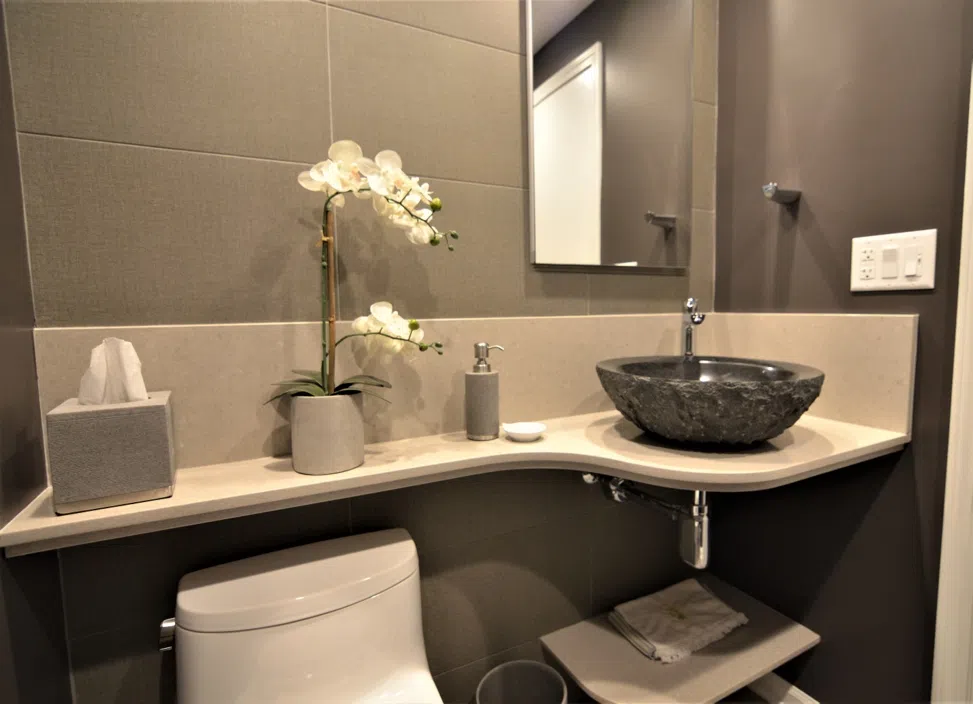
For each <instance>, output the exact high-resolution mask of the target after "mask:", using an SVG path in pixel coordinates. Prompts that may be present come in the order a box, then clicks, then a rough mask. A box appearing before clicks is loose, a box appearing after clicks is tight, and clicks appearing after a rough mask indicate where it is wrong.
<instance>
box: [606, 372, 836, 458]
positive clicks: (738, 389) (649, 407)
mask: <svg viewBox="0 0 973 704" xmlns="http://www.w3.org/2000/svg"><path fill="white" fill-rule="evenodd" d="M597 369H598V378H599V379H600V380H601V385H602V386H603V387H604V389H605V391H606V392H608V395H609V396H610V397H611V400H612V401H613V402H614V403H615V408H617V409H618V410H619V411H621V413H622V415H623V416H625V417H626V418H628V419H629V420H630V421H632V422H633V423H635V425H637V426H638V427H640V428H641V429H642V430H645V431H646V432H648V433H651V434H653V435H658V436H661V437H663V438H666V439H668V440H674V441H677V442H686V443H705V444H716V445H749V444H752V443H756V442H760V441H762V440H769V439H770V438H773V437H776V436H778V435H780V434H781V433H782V432H784V431H785V430H787V429H788V428H789V427H791V426H792V425H794V423H796V422H797V419H798V418H800V417H801V416H802V415H803V414H804V412H805V411H806V410H807V409H808V408H809V407H810V406H811V404H812V403H813V402H814V399H816V398H817V397H818V394H820V393H821V385H822V384H823V383H824V372H822V371H820V370H818V369H815V368H813V367H806V366H804V365H801V364H790V363H787V362H765V361H760V360H756V359H736V358H733V357H691V358H686V357H629V358H625V359H609V360H605V361H604V362H599V363H598V365H597Z"/></svg>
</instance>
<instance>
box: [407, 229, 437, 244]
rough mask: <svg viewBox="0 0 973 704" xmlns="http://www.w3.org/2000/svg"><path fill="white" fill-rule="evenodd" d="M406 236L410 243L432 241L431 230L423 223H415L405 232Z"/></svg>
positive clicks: (427, 242)
mask: <svg viewBox="0 0 973 704" xmlns="http://www.w3.org/2000/svg"><path fill="white" fill-rule="evenodd" d="M406 237H407V238H408V240H409V241H410V242H411V243H412V244H429V243H430V242H432V230H430V229H429V228H428V227H425V226H424V225H416V226H414V227H412V228H411V229H410V230H409V231H408V232H407V233H406Z"/></svg>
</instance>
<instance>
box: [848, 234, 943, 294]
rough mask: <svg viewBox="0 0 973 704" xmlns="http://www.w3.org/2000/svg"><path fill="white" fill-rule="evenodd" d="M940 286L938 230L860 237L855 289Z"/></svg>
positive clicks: (854, 249) (854, 253)
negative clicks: (937, 268) (938, 281)
mask: <svg viewBox="0 0 973 704" xmlns="http://www.w3.org/2000/svg"><path fill="white" fill-rule="evenodd" d="M935 285H936V230H917V231H916V232H898V233H895V234H891V235H875V236H873V237H856V238H855V239H853V240H852V241H851V290H852V291H903V290H909V289H931V288H934V287H935Z"/></svg>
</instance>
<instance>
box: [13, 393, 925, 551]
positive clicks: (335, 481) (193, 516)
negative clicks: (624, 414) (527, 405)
mask: <svg viewBox="0 0 973 704" xmlns="http://www.w3.org/2000/svg"><path fill="white" fill-rule="evenodd" d="M547 425H548V432H547V433H546V435H545V436H544V438H543V439H541V440H539V441H537V442H534V443H524V444H521V443H514V442H510V441H508V440H506V439H500V440H495V441H492V442H473V441H470V440H467V439H466V435H465V433H449V434H446V435H433V436H428V437H420V438H411V439H408V440H397V441H394V442H387V443H378V444H374V445H369V446H367V447H366V451H365V464H364V465H362V466H361V467H358V468H357V469H353V470H351V471H348V472H343V473H341V474H331V475H327V476H317V477H315V476H306V475H303V474H297V473H296V472H294V471H293V470H292V469H291V462H290V459H289V458H281V459H275V458H268V457H264V458H259V459H254V460H245V461H242V462H231V463H227V464H216V465H209V466H204V467H192V468H188V469H179V470H177V471H176V484H175V491H174V493H173V495H172V497H171V498H168V499H160V500H157V501H146V502H144V503H139V504H129V505H127V506H116V507H112V508H105V509H99V510H96V511H86V512H84V513H75V514H71V515H66V516H57V515H55V514H54V511H53V508H52V504H51V494H50V489H47V490H45V491H44V492H43V493H42V494H40V495H39V496H38V497H37V498H36V499H35V500H34V501H33V502H31V503H30V504H29V505H28V506H27V507H26V508H25V509H24V510H23V511H21V512H20V513H19V514H18V515H17V516H15V517H14V518H13V519H12V520H11V521H10V522H9V523H8V524H7V525H6V526H4V527H3V529H2V530H0V547H3V548H5V551H6V554H7V555H8V556H15V555H22V554H27V553H32V552H41V551H45V550H53V549H56V548H61V547H68V546H72V545H81V544H85V543H93V542H98V541H101V540H110V539H112V538H119V537H123V536H126V535H134V534H139V533H150V532H153V531H159V530H166V529H169V528H176V527H179V526H185V525H191V524H195V523H206V522H209V521H216V520H221V519H225V518H235V517H237V516H245V515H250V514H255V513H264V512H267V511H275V510H278V509H283V508H291V507H294V506H302V505H306V504H312V503H318V502H323V501H332V500H336V499H342V498H347V497H351V496H359V495H362V494H371V493H375V492H379V491H387V490H390V489H399V488H402V487H406V486H412V485H415V484H426V483H430V482H435V481H442V480H446V479H454V478H457V477H464V476H469V475H474V474H485V473H487V472H494V471H501V470H510V469H524V468H529V467H543V468H551V469H567V470H575V471H581V472H600V473H603V474H609V475H612V476H616V477H621V478H623V479H632V480H634V481H638V482H644V483H647V484H653V485H656V486H663V487H669V488H675V489H706V490H709V491H752V490H756V489H769V488H772V487H777V486H782V485H784V484H790V483H792V482H796V481H799V480H801V479H805V478H807V477H811V476H814V475H817V474H822V473H824V472H829V471H832V470H835V469H838V468H840V467H847V466H848V465H851V464H855V463H857V462H862V461H864V460H867V459H871V458H873V457H878V456H880V455H885V454H889V453H891V452H895V451H896V450H899V449H901V448H902V447H904V446H905V445H906V444H907V443H908V442H909V439H910V438H909V436H908V435H907V434H904V433H900V432H895V431H891V430H882V429H879V428H872V427H868V426H864V425H856V424H854V423H845V422H841V421H836V420H828V419H825V418H817V417H814V416H808V415H805V416H804V417H803V418H801V420H799V421H798V423H797V424H796V425H795V426H794V427H793V428H791V429H790V430H788V431H787V432H785V433H784V434H783V435H781V436H779V437H777V438H775V439H774V440H772V441H770V442H769V443H766V444H764V445H760V446H758V447H756V448H755V449H752V450H748V451H734V452H725V453H703V452H697V451H692V450H681V449H676V448H673V447H667V446H662V445H657V444H653V443H651V442H648V441H646V440H645V439H643V438H642V436H641V431H639V430H638V429H637V428H636V427H635V426H634V425H632V424H631V423H629V422H627V421H625V420H623V419H622V418H621V416H620V415H619V414H618V413H616V412H614V411H611V412H605V413H592V414H588V415H581V416H570V417H566V418H558V419H555V420H551V421H548V422H547Z"/></svg>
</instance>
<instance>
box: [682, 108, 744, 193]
mask: <svg viewBox="0 0 973 704" xmlns="http://www.w3.org/2000/svg"><path fill="white" fill-rule="evenodd" d="M758 185H759V184H758ZM692 200H693V208H696V209H699V210H716V106H715V105H710V104H709V103H700V102H693V199H692Z"/></svg>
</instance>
